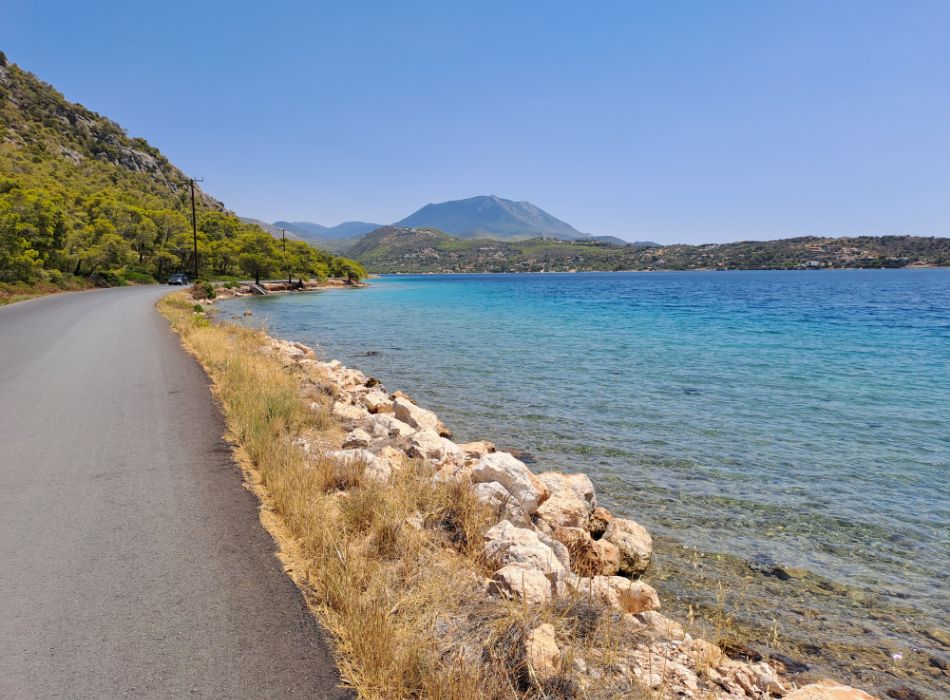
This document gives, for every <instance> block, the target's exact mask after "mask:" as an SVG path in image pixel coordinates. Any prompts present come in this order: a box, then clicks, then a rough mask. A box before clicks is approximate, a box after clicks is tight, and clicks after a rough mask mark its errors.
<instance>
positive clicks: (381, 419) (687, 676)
mask: <svg viewBox="0 0 950 700" xmlns="http://www.w3.org/2000/svg"><path fill="white" fill-rule="evenodd" d="M264 351H265V352H266V353H267V354H269V355H272V356H274V357H276V358H277V359H279V360H280V362H281V363H282V364H283V365H284V366H285V368H287V369H288V371H292V370H293V369H294V368H305V369H307V370H308V373H307V374H306V376H313V372H312V371H311V370H316V373H317V374H318V375H319V376H322V377H325V386H322V387H321V391H323V392H325V393H327V394H329V395H331V396H332V397H333V403H332V416H333V418H334V419H335V420H336V421H337V422H338V423H339V424H340V425H341V426H342V428H343V431H344V432H345V436H344V437H343V438H342V440H340V441H339V442H338V444H327V443H326V441H325V440H321V439H310V438H308V437H301V438H298V440H297V446H298V448H299V449H300V450H301V451H302V452H303V453H304V454H306V455H307V456H308V457H310V458H313V459H314V460H316V459H322V460H325V459H327V458H329V459H331V460H333V461H334V463H335V464H336V465H338V467H339V470H340V472H341V482H344V481H345V479H344V478H343V477H344V475H345V474H346V473H351V472H352V471H353V470H354V469H358V470H360V471H361V473H362V477H363V478H366V479H370V480H372V481H374V482H377V483H379V484H382V485H385V484H388V483H392V482H394V481H396V480H398V479H399V476H400V472H401V471H403V470H404V469H407V468H408V465H409V464H411V463H416V464H419V463H421V464H423V465H424V466H425V468H427V469H428V470H429V472H428V473H431V479H433V480H434V481H438V482H442V483H453V484H458V485H462V486H463V487H464V488H468V489H471V492H472V493H473V494H474V495H475V496H476V498H477V499H478V501H480V502H481V503H482V504H484V505H485V506H486V507H487V508H488V509H490V510H491V512H492V513H493V514H494V518H493V521H494V524H493V525H492V526H491V527H489V528H488V529H487V531H486V532H485V533H484V538H483V541H482V542H481V547H482V549H483V555H484V559H485V561H486V563H487V565H488V569H489V570H490V571H491V572H492V573H491V574H490V575H487V576H485V575H483V574H482V573H479V572H475V571H472V572H469V573H470V574H471V575H472V576H474V577H476V578H478V579H479V581H478V585H477V587H476V590H477V591H478V592H479V595H482V596H485V597H486V598H494V599H501V600H507V601H513V602H516V603H517V604H519V605H523V606H526V607H527V608H534V607H543V606H559V605H567V604H571V601H573V602H574V603H576V602H577V601H583V602H584V604H587V605H593V606H596V607H597V608H599V609H601V610H603V611H606V612H607V613H608V614H609V615H612V616H613V617H614V618H615V619H616V621H617V623H618V633H617V634H618V639H617V640H616V644H615V647H616V648H614V649H613V653H614V654H616V658H615V659H613V660H612V662H611V663H609V664H607V665H606V666H605V664H604V663H603V659H598V658H585V651H586V652H590V650H578V649H566V648H561V647H559V645H558V642H557V639H556V638H555V635H554V630H553V628H551V626H550V625H545V624H542V625H539V626H537V627H536V628H535V629H533V630H532V631H531V633H530V634H529V635H527V637H526V639H525V640H524V647H525V648H524V650H523V651H524V654H525V657H526V659H527V662H528V666H529V668H530V670H531V673H532V674H533V675H534V676H535V677H538V678H543V677H545V676H549V677H553V676H555V675H558V674H563V673H564V672H565V671H567V672H569V673H570V675H571V676H572V677H573V678H574V679H576V682H577V684H578V686H579V688H580V689H581V690H583V689H584V688H585V687H587V686H588V685H590V684H592V683H593V682H594V681H598V682H600V681H603V680H604V679H603V674H604V673H609V674H611V678H610V680H611V682H613V683H614V684H615V686H616V687H617V688H618V689H619V688H624V687H628V688H639V689H648V690H649V691H650V692H652V693H655V694H657V695H658V696H663V697H698V698H768V697H786V698H789V699H790V700H812V699H818V698H829V699H830V698H834V699H835V700H867V699H868V698H871V696H870V695H868V694H867V693H865V692H863V691H861V690H858V689H855V688H852V687H850V686H846V685H843V684H839V683H836V682H834V681H830V680H823V681H819V682H817V683H812V684H809V685H806V686H803V687H800V688H795V687H794V683H793V682H792V681H791V680H790V679H788V678H787V677H785V676H784V675H783V673H782V672H781V669H779V668H776V667H775V666H773V665H771V664H770V663H769V662H768V660H760V661H757V662H751V661H747V660H738V659H733V658H730V657H729V656H728V655H727V654H726V653H724V652H723V650H722V649H721V648H720V647H718V646H716V645H715V644H712V643H711V642H709V641H706V640H704V639H700V638H697V637H694V636H693V635H692V634H690V632H688V631H687V630H685V629H684V628H683V626H682V625H680V624H679V623H678V622H676V621H674V620H672V619H670V618H668V617H666V616H665V615H663V614H662V613H661V612H660V610H661V608H662V606H661V601H660V597H659V594H658V593H657V591H656V590H655V589H654V588H653V587H652V586H651V585H650V584H649V583H647V581H646V580H645V579H644V577H645V575H647V574H648V572H649V570H650V563H651V559H652V556H653V543H652V538H651V536H650V534H649V532H647V531H646V529H645V528H643V527H642V526H641V525H639V524H638V523H636V522H635V521H633V520H629V519H626V518H620V517H615V516H613V514H611V513H610V512H609V511H608V510H607V509H605V508H603V507H602V506H600V505H598V501H597V495H596V493H595V490H594V486H593V484H592V482H591V480H590V479H589V478H588V477H587V476H586V475H583V474H564V473H559V472H546V473H542V474H534V473H533V472H532V471H531V470H530V469H529V468H528V467H527V466H526V465H525V464H524V463H523V462H521V461H520V460H518V459H517V458H516V457H515V456H513V455H512V454H510V453H508V452H501V451H497V450H496V449H495V446H494V445H493V444H492V443H491V442H488V441H477V442H469V443H465V444H457V443H455V442H453V441H452V440H451V437H452V433H451V431H450V430H448V428H447V427H446V426H445V425H443V423H442V422H441V420H440V419H439V418H438V416H436V415H435V414H434V413H433V412H431V411H428V410H426V409H425V408H422V407H420V406H418V405H416V404H415V403H414V402H413V401H412V400H411V399H410V398H409V397H408V396H406V395H405V394H403V393H402V392H399V391H396V392H392V393H390V392H388V391H387V390H386V389H385V388H384V387H383V386H382V385H381V384H380V383H379V381H378V380H376V379H375V378H372V377H368V376H366V375H365V374H363V373H362V372H360V371H359V370H357V369H352V368H348V367H346V366H344V365H343V364H342V363H340V362H339V361H335V360H334V361H330V362H323V361H320V360H318V359H317V358H316V356H315V354H314V352H313V350H312V349H310V348H308V347H306V346H304V345H302V344H299V343H294V342H290V341H285V340H280V339H276V338H271V337H267V341H266V346H265V348H264ZM312 388H313V387H308V386H303V385H302V386H301V394H302V395H306V394H307V392H308V391H311V390H312ZM311 410H314V411H318V410H324V409H323V408H322V406H321V405H319V404H317V403H314V404H311ZM410 525H413V526H418V527H421V525H418V524H412V523H410ZM464 636H465V635H464V631H460V630H458V629H456V630H454V631H449V630H448V628H447V629H446V637H447V638H450V639H453V640H456V642H454V643H452V644H450V646H457V647H458V648H455V649H453V653H461V654H464V653H465V649H464V647H465V644H464V643H463V642H461V641H458V640H461V639H463V638H464ZM777 665H778V664H777ZM605 669H606V670H605Z"/></svg>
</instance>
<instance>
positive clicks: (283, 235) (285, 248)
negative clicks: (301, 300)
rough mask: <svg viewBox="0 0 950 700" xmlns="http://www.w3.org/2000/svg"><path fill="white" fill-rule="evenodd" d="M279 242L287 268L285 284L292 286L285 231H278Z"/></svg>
mask: <svg viewBox="0 0 950 700" xmlns="http://www.w3.org/2000/svg"><path fill="white" fill-rule="evenodd" d="M280 242H281V245H283V246H284V264H285V265H286V266H287V284H288V285H291V284H293V279H291V278H292V275H291V270H290V263H289V262H288V261H287V229H284V228H282V229H281V230H280Z"/></svg>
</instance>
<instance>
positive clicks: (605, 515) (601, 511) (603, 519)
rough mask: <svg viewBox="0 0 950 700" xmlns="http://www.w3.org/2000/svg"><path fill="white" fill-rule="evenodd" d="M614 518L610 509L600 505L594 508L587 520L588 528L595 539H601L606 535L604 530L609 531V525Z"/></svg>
mask: <svg viewBox="0 0 950 700" xmlns="http://www.w3.org/2000/svg"><path fill="white" fill-rule="evenodd" d="M613 519H614V516H612V515H611V514H610V511H609V510H607V509H606V508H602V507H600V506H598V507H597V508H594V510H593V511H592V512H591V514H590V518H589V519H588V521H587V529H588V531H589V532H590V536H591V537H593V538H594V539H595V540H599V539H600V538H601V537H603V536H604V532H606V531H607V525H609V524H610V521H611V520H613Z"/></svg>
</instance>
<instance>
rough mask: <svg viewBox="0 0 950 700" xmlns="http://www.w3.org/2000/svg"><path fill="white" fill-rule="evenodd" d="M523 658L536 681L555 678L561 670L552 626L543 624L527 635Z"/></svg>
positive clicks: (559, 654)
mask: <svg viewBox="0 0 950 700" xmlns="http://www.w3.org/2000/svg"><path fill="white" fill-rule="evenodd" d="M525 658H526V659H527V661H528V670H529V671H530V672H531V674H532V675H534V677H535V678H537V679H538V680H540V681H545V680H549V679H551V678H553V677H555V676H557V674H558V671H560V669H561V650H560V649H559V648H558V646H557V638H556V637H555V636H554V625H551V624H550V623H544V624H543V625H539V626H537V627H535V628H534V629H533V630H531V632H529V633H528V636H527V638H526V639H525Z"/></svg>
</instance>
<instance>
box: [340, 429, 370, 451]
mask: <svg viewBox="0 0 950 700" xmlns="http://www.w3.org/2000/svg"><path fill="white" fill-rule="evenodd" d="M372 440H373V437H372V435H370V434H369V433H367V432H366V431H365V430H363V429H362V428H357V429H356V430H353V431H351V432H350V433H349V434H348V435H347V436H346V438H345V439H344V440H343V449H344V450H352V449H356V448H360V447H366V446H367V445H369V443H370V442H371V441H372Z"/></svg>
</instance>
